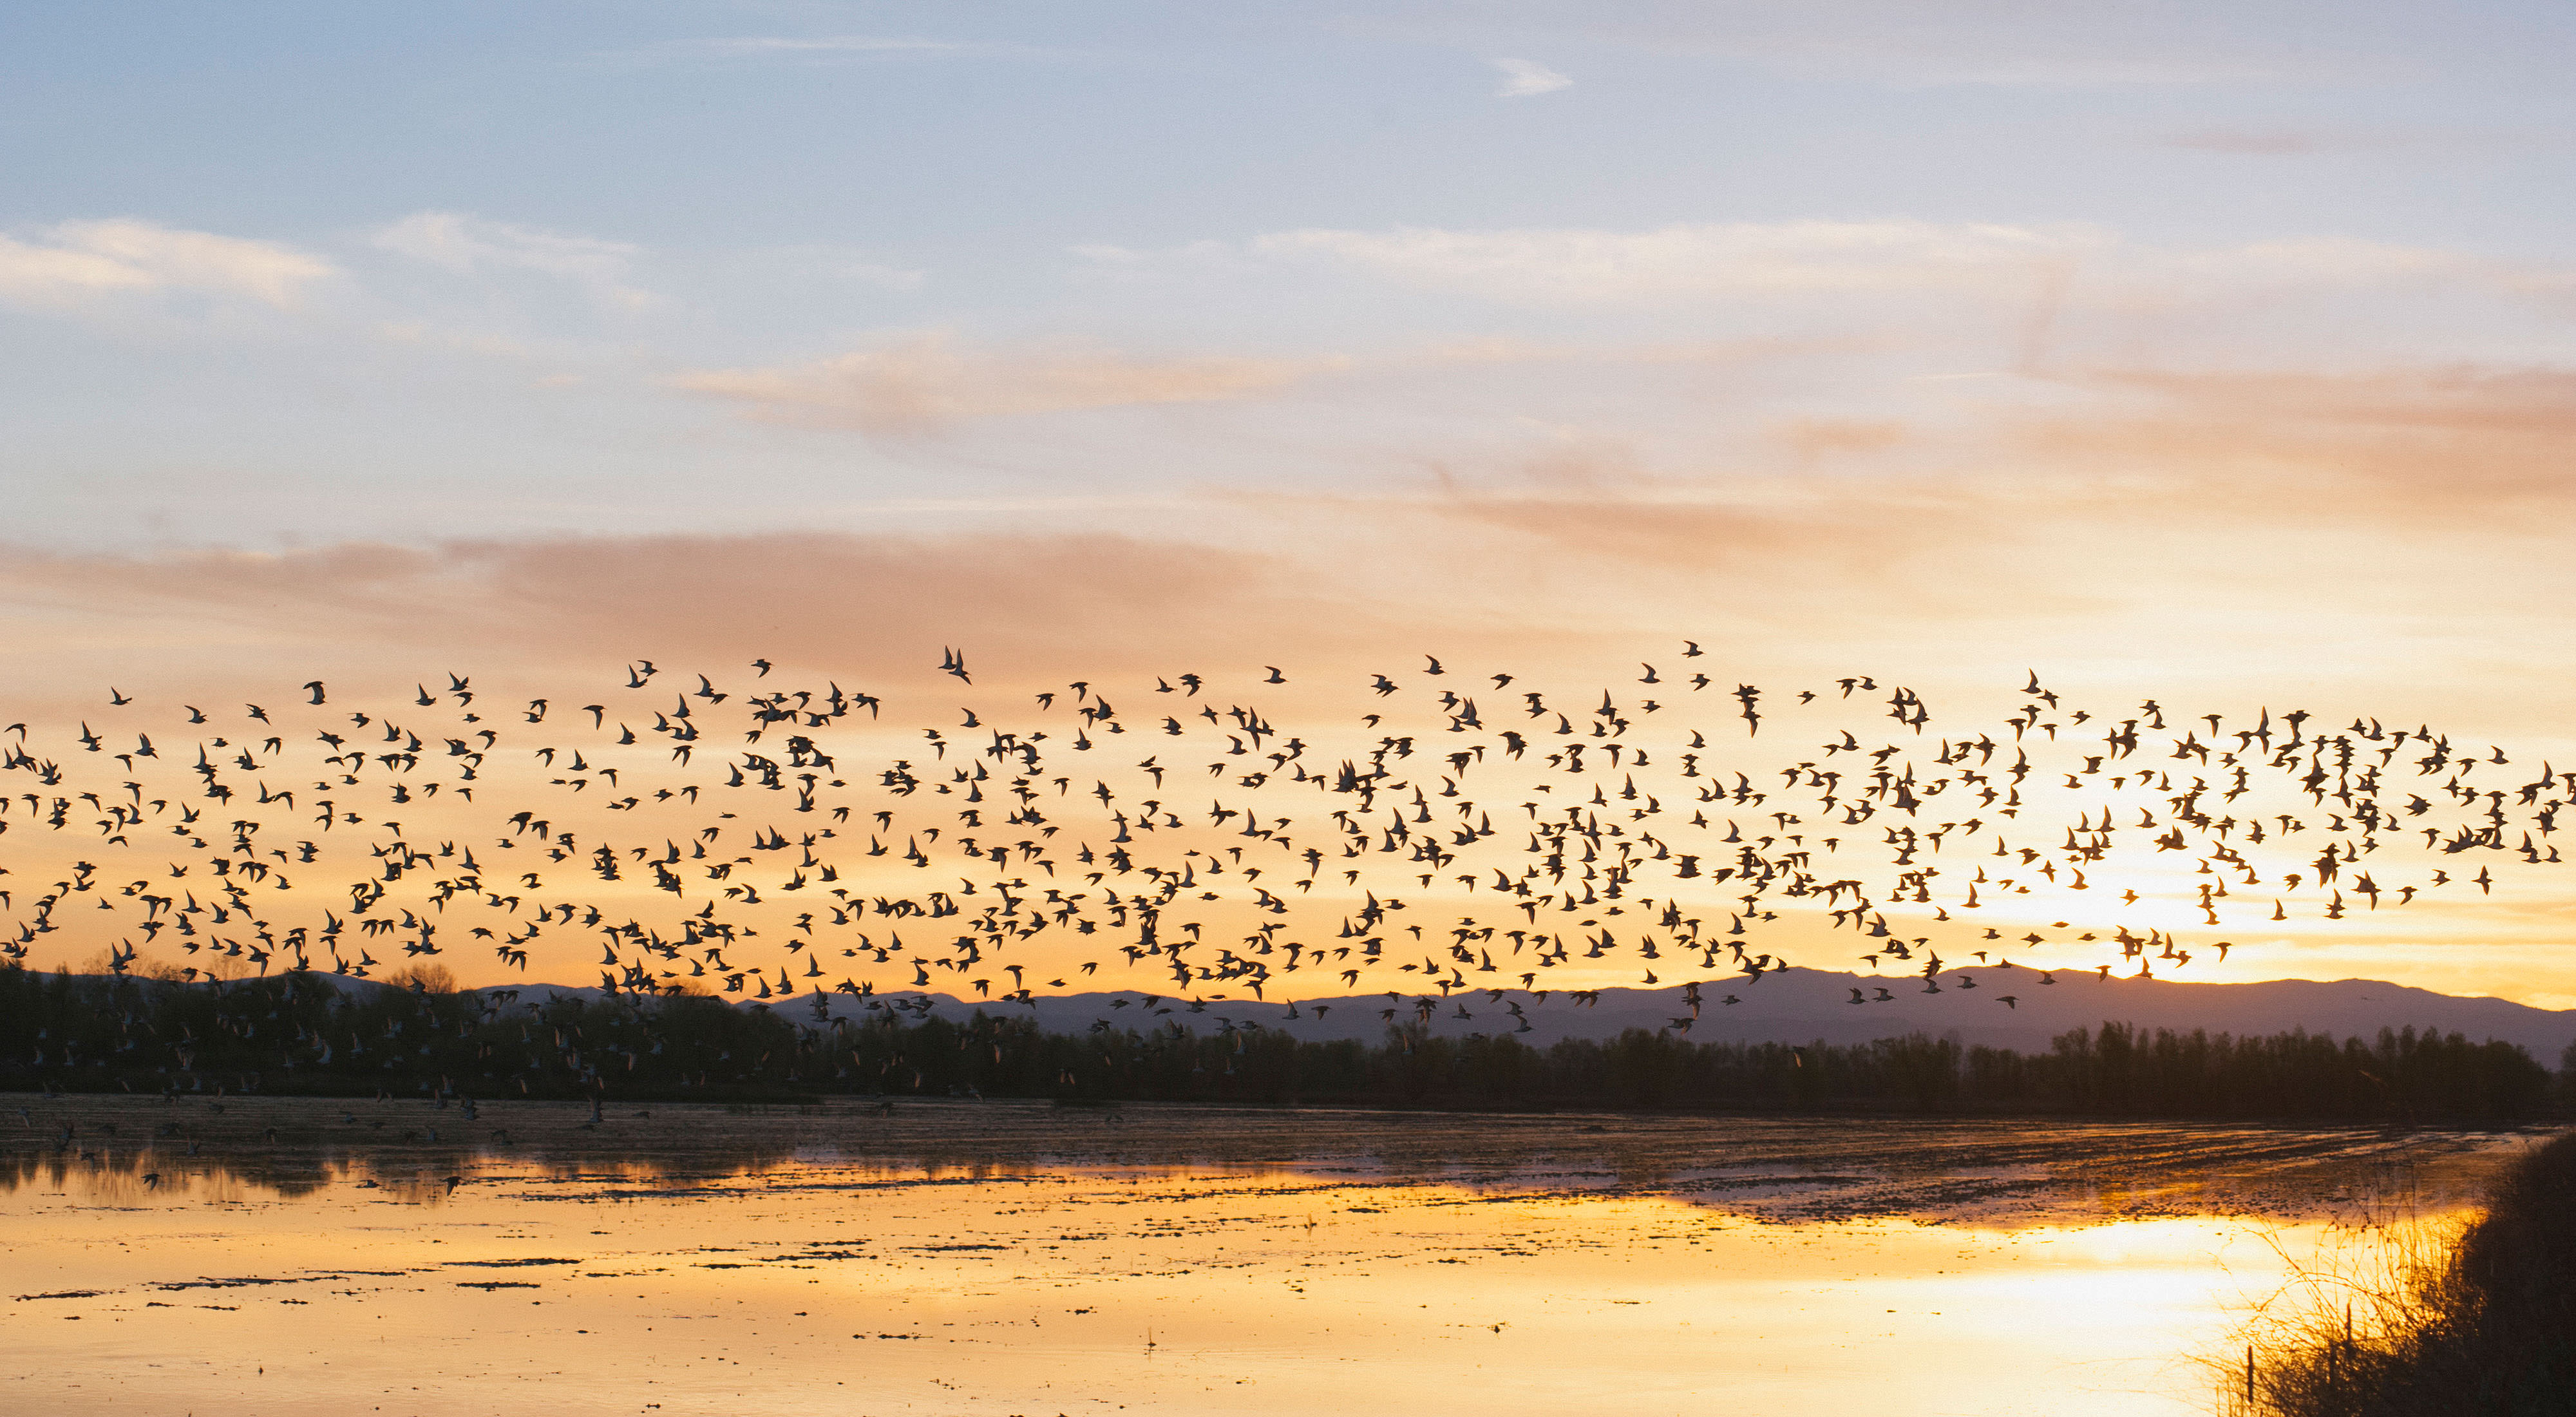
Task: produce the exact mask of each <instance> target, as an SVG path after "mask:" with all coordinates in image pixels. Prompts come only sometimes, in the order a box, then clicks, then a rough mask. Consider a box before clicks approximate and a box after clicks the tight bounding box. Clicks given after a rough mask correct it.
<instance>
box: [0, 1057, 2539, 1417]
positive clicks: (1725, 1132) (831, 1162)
mask: <svg viewBox="0 0 2576 1417" xmlns="http://www.w3.org/2000/svg"><path fill="white" fill-rule="evenodd" d="M5 1105H6V1108H7V1110H6V1111H0V1147H5V1155H0V1217H5V1228H0V1290H5V1292H0V1343H5V1344H6V1346H7V1350H8V1351H9V1352H10V1353H11V1354H12V1355H13V1357H14V1359H15V1361H14V1362H12V1363H10V1364H9V1365H7V1369H6V1376H5V1378H0V1410H9V1411H31V1412H32V1411H52V1412H65V1413H87V1412H107V1411H110V1410H113V1411H117V1412H164V1411H167V1412H174V1413H176V1412H187V1411H193V1412H197V1413H217V1412H252V1411H257V1412H261V1413H284V1414H297V1413H314V1414H320V1413H340V1412H347V1411H353V1410H359V1411H368V1410H381V1411H384V1412H419V1413H442V1414H444V1413H465V1412H487V1411H488V1412H495V1413H502V1412H524V1411H527V1410H529V1409H530V1408H531V1407H532V1406H533V1405H535V1404H537V1403H543V1404H545V1405H546V1406H548V1407H549V1408H552V1409H557V1410H560V1411H563V1412H567V1413H590V1412H600V1413H606V1412H642V1411H652V1410H660V1411H666V1412H674V1413H677V1412H707V1413H749V1412H772V1411H775V1412H780V1413H785V1412H790V1411H795V1412H813V1411H831V1412H843V1411H850V1412H897V1411H905V1412H993V1413H1012V1412H1030V1413H1035V1412H1040V1411H1043V1412H1075V1411H1083V1410H1098V1411H1116V1410H1119V1409H1120V1408H1121V1407H1122V1406H1123V1407H1124V1408H1125V1409H1126V1410H1130V1411H1135V1412H1149V1411H1159V1412H1197V1411H1212V1410H1215V1409H1217V1408H1220V1407H1222V1408H1224V1409H1225V1410H1227V1411H1234V1412H1242V1411H1253V1412H1281V1413H1289V1412H1325V1411H1333V1412H1341V1411H1351V1410H1362V1409H1366V1408H1372V1407H1382V1406H1386V1405H1390V1404H1411V1405H1415V1406H1419V1407H1424V1408H1428V1409H1431V1410H1441V1411H1447V1410H1457V1409H1460V1408H1463V1407H1466V1406H1469V1405H1483V1404H1488V1403H1491V1404H1511V1405H1515V1406H1518V1405H1532V1404H1534V1405H1536V1406H1537V1407H1539V1408H1541V1409H1544V1410H1554V1411H1562V1412H1568V1413H1590V1412H1596V1411H1597V1412H1604V1413H1607V1412H1613V1411H1615V1412H1618V1413H1621V1414H1635V1413H1653V1412H1659V1411H1673V1412H1684V1411H1690V1412H1699V1411H1704V1410H1706V1409H1707V1408H1708V1406H1709V1405H1710V1403H1711V1401H1712V1400H1718V1401H1726V1402H1730V1403H1735V1404H1740V1405H1746V1406H1747V1407H1748V1410H1756V1411H1762V1412H1766V1413H1807V1412H1813V1413H1844V1412H1850V1411H1854V1410H1863V1409H1869V1410H1875V1411H1878V1412H1883V1413H1886V1414H1890V1417H1895V1415H1896V1414H1909V1413H1936V1412H1976V1413H2011V1412H2031V1413H2040V1412H2048V1413H2062V1412H2069V1411H2077V1410H2081V1411H2085V1412H2104V1413H2116V1412H2131V1411H2135V1412H2179V1411H2191V1410H2205V1403H2203V1402H2202V1401H2201V1399H2202V1398H2203V1396H2204V1394H2205V1393H2206V1391H2207V1382H2206V1381H2205V1379H2204V1377H2203V1376H2202V1374H2201V1373H2200V1371H2199V1370H2198V1369H2197V1368H2196V1367H2194V1366H2193V1365H2192V1364H2191V1363H2190V1362H2189V1361H2188V1357H2189V1355H2190V1354H2192V1353H2193V1352H2195V1351H2201V1350H2204V1349H2206V1347H2207V1346H2208V1345H2209V1344H2210V1343H2211V1342H2212V1341H2213V1339H2214V1338H2216V1337H2217V1336H2219V1335H2222V1334H2223V1333H2224V1332H2225V1331H2226V1330H2227V1328H2228V1327H2229V1326H2230V1324H2231V1323H2232V1322H2233V1320H2234V1316H2235V1314H2236V1312H2237V1311H2238V1309H2239V1308H2240V1307H2241V1305H2242V1304H2243V1302H2244V1301H2246V1300H2247V1299H2249V1298H2255V1297H2260V1295H2261V1294H2262V1293H2265V1292H2268V1290H2269V1289H2270V1288H2272V1287H2276V1286H2277V1285H2278V1284H2279V1283H2280V1281H2281V1279H2282V1278H2283V1276H2284V1274H2285V1272H2286V1271H2285V1266H2286V1264H2287V1263H2288V1262H2289V1261H2290V1260H2292V1259H2295V1258H2298V1257H2300V1256H2302V1255H2305V1254H2309V1253H2313V1252H2314V1251H2315V1250H2316V1248H2317V1247H2318V1246H2319V1245H2320V1244H2323V1243H2326V1242H2327V1241H2328V1240H2329V1239H2330V1238H2331V1237H2334V1236H2336V1235H2339V1234H2346V1233H2348V1232H2342V1231H2337V1230H2336V1229H2335V1228H2334V1224H2335V1222H2336V1221H2337V1220H2338V1219H2341V1220H2347V1221H2348V1220H2350V1219H2352V1218H2354V1217H2356V1216H2357V1215H2359V1214H2361V1213H2362V1212H2363V1211H2364V1210H2366V1209H2368V1208H2370V1207H2373V1206H2377V1205H2382V1204H2385V1203H2387V1202H2389V1201H2391V1200H2393V1199H2402V1200H2404V1201H2406V1202H2408V1203H2410V1204H2412V1205H2413V1206H2414V1207H2415V1208H2417V1209H2418V1210H2427V1211H2438V1210H2439V1209H2441V1208H2442V1207H2444V1206H2446V1205H2449V1204H2452V1203H2455V1201H2456V1199H2457V1198H2459V1197H2460V1196H2463V1195H2465V1194H2467V1193H2468V1188H2470V1187H2471V1186H2473V1185H2474V1183H2475V1181H2476V1180H2477V1178H2478V1176H2479V1175H2480V1174H2481V1173H2482V1172H2483V1171H2484V1170H2485V1169H2486V1168H2487V1167H2488V1166H2490V1165H2491V1164H2492V1163H2493V1161H2494V1159H2495V1157H2496V1156H2497V1155H2498V1154H2499V1152H2498V1148H2499V1144H2500V1143H2501V1144H2504V1145H2510V1144H2511V1142H2512V1138H2511V1137H2509V1136H2504V1135H2500V1134H2487V1133H2436V1134H2416V1135H2413V1136H2397V1135H2392V1134H2382V1133H2376V1132H2349V1131H2346V1132H2295V1131H2268V1130H2263V1129H2257V1128H2215V1129H2212V1128H2186V1127H2164V1126H2152V1125H2096V1124H2085V1125H2073V1126H2055V1125H2034V1124H2026V1123H2001V1124H1999V1123H1994V1122H1979V1123H1963V1122H1956V1121H1952V1122H1914V1121H1904V1120H1888V1119H1866V1120H1855V1119H1825V1120H1783V1119H1778V1118H1764V1119H1751V1120H1747V1119H1698V1118H1694V1119H1674V1118H1638V1117H1624V1118H1623V1117H1564V1116H1512V1117H1492V1116H1471V1115H1457V1114H1384V1113H1374V1114H1373V1113H1333V1112H1314V1111H1298V1112H1280V1111H1260V1110H1251V1109H1220V1108H1195V1107H1150V1108H1148V1107H1132V1108H1125V1109H1115V1110H1111V1109H1098V1110H1095V1109H1057V1108H1048V1107H1044V1106H1036V1105H1020V1104H944V1103H933V1104H925V1103H904V1104H899V1105H898V1106H897V1107H896V1109H895V1110H894V1111H893V1112H892V1113H890V1114H887V1113H880V1112H877V1111H874V1110H871V1109H867V1108H863V1107H861V1106H859V1105H856V1104H849V1103H844V1104H839V1105H836V1106H833V1107H829V1108H808V1109H795V1108H775V1109H721V1108H713V1107H678V1108H664V1107H654V1108H650V1109H642V1110H637V1109H627V1110H624V1111H615V1112H611V1113H610V1114H609V1115H608V1116H606V1117H604V1118H601V1119H599V1120H597V1121H596V1122H594V1121H592V1120H591V1119H590V1114H589V1113H588V1112H587V1111H586V1110H585V1109H581V1108H576V1107H569V1106H559V1105H549V1104H520V1105H512V1106H503V1105H495V1104H487V1105H485V1106H484V1107H483V1108H482V1109H481V1110H480V1113H479V1115H477V1116H476V1117H474V1118H472V1119H467V1118H465V1117H464V1116H462V1115H461V1113H460V1112H459V1111H457V1110H455V1109H446V1110H439V1109H433V1108H431V1107H430V1106H428V1105H427V1104H424V1103H402V1104H394V1103H364V1104H346V1105H343V1104H338V1103H324V1102H312V1101H282V1100H276V1099H257V1098H254V1099H236V1100H232V1101H229V1102H227V1103H225V1104H223V1106H224V1110H223V1111H221V1112H216V1111H214V1110H212V1106H211V1105H210V1104H207V1103H204V1102H193V1103H181V1104H178V1105H176V1106H172V1105H169V1104H165V1103H162V1102H160V1101H158V1100H145V1099H124V1098H119V1099H112V1100H111V1099H67V1100H57V1101H46V1100H43V1099H36V1098H14V1099H9V1100H8V1101H7V1103H6V1104H5ZM20 1107H24V1108H25V1109H26V1112H25V1114H24V1115H23V1116H22V1115H19V1114H18V1109H19V1108H20ZM648 1113H649V1115H648ZM12 1124H14V1126H13V1125H12ZM67 1129H68V1130H67ZM111 1129H112V1130H111ZM653 1404H659V1405H660V1406H659V1408H658V1409H656V1408H654V1406H653Z"/></svg>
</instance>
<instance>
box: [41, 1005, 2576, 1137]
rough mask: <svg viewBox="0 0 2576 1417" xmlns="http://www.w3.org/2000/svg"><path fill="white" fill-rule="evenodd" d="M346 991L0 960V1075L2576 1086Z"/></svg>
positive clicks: (2207, 1046) (1418, 1100)
mask: <svg viewBox="0 0 2576 1417" xmlns="http://www.w3.org/2000/svg"><path fill="white" fill-rule="evenodd" d="M409 982H410V984H411V985H412V987H409V988H399V987H397V988H381V987H379V988H367V989H364V990H361V991H354V992H349V991H344V990H343V989H342V988H340V987H338V986H336V985H334V984H333V983H332V982H330V981H329V980H327V979H325V978H323V977H321V976H318V975H312V974H301V973H297V974H288V975H285V976H281V977H273V978H267V979H257V980H238V981H232V982H208V983H181V982H173V981H166V980H157V979H147V978H133V977H99V976H84V975H71V974H50V973H43V972H38V971H30V970H23V969H0V1089H5V1090H10V1091H34V1090H40V1089H60V1090H65V1091H111V1092H112V1091H120V1090H123V1091H135V1092H165V1091H184V1092H218V1091H226V1092H263V1093H272V1094H310V1095H324V1096H363V1095H370V1094H390V1095H395V1096H418V1095H445V1096H456V1097H473V1098H481V1099H491V1098H509V1097H533V1098H585V1099H593V1100H617V1099H639V1100H641V1099H654V1100H672V1101H685V1100H690V1099H703V1100H709V1101H718V1100H723V1101H742V1100H757V1099H786V1098H800V1097H814V1096H824V1095H835V1094H838V1095H854V1096H937V1097H947V1096H979V1097H1018V1098H1053V1099H1058V1100H1061V1101H1065V1102H1074V1103H1078V1102H1109V1101H1122V1100H1139V1101H1142V1100H1157V1101H1208V1102H1245V1103H1300V1102H1302V1103H1335V1104H1360V1105H1376V1106H1395V1107H1447V1108H1506V1109H1509V1108H1538V1109H1547V1108H1566V1109H1595V1108H1597V1109H1670V1110H1777V1111H1838V1110H1839V1111H1871V1110H1905V1111H1918V1112H1998V1113H2001V1112H2049V1113H2069V1114H2079V1115H2087V1116H2114V1117H2118V1116H2138V1117H2150V1116H2152V1117H2241V1118H2300V1119H2309V1120H2326V1121H2351V1122H2363V1121H2372V1122H2380V1121H2410V1120H2430V1119H2469V1118H2478V1119H2505V1118H2521V1117H2531V1116H2538V1115H2543V1114H2547V1113H2553V1112H2558V1111H2561V1110H2564V1109H2566V1108H2567V1107H2568V1106H2569V1105H2570V1104H2571V1103H2576V1046H2571V1047H2570V1049H2569V1051H2568V1053H2567V1054H2566V1055H2563V1056H2562V1057H2561V1059H2560V1063H2561V1071H2560V1073H2558V1074H2557V1075H2553V1074H2552V1073H2551V1071H2550V1070H2549V1069H2548V1068H2547V1067H2545V1066H2543V1065H2542V1064H2541V1063H2540V1062H2539V1061H2538V1060H2536V1059H2534V1058H2533V1057H2532V1056H2531V1054H2530V1052H2529V1051H2528V1050H2526V1049H2524V1048H2523V1047H2521V1046H2520V1045H2518V1044H2513V1043H2505V1042H2499V1041H2495V1040H2487V1041H2483V1042H2472V1041H2470V1040H2469V1039H2468V1038H2466V1037H2464V1036H2463V1035H2461V1034H2458V1033H2448V1034H2445V1033H2441V1032H2439V1031H2437V1030H2432V1029H2425V1030H2420V1031H2419V1030H2417V1029H2413V1028H2403V1029H2383V1030H2381V1031H2380V1033H2379V1035H2378V1036H2377V1037H2376V1038H2374V1039H2364V1038H2344V1039H2340V1040H2338V1039H2335V1038H2332V1037H2329V1036H2327V1035H2324V1034H2311V1033H2306V1032H2302V1031H2293V1032H2289V1033H2278V1034H2272V1035H2269V1036H2261V1037H2257V1036H2250V1035H2249V1036H2241V1037H2240V1036H2233V1035H2229V1034H2224V1033H2221V1034H2209V1033H2205V1032H2202V1031H2199V1030H2194V1031H2191V1032H2188V1033H2184V1032H2178V1031H2175V1030H2170V1029H2155V1030H2147V1029H2141V1028H2134V1027H2132V1026H2130V1025H2128V1024H2124V1023H2118V1022H2106V1023H2104V1024H2102V1025H2101V1026H2100V1027H2099V1028H2093V1029H2076V1030H2074V1031H2072V1032H2069V1033H2065V1034H2062V1035H2059V1036H2058V1037H2057V1038H2056V1039H2055V1041H2054V1042H2053V1044H2052V1045H2051V1047H2050V1048H2049V1049H2048V1051H2046V1052H2028V1053H2025V1052H2019V1051H2016V1050H2013V1049H2009V1048H1990V1047H1982V1046H1963V1045H1962V1044H1961V1043H1959V1042H1957V1041H1955V1040H1951V1039H1943V1038H1934V1037H1929V1036H1927V1035H1924V1034H1920V1033H1916V1034H1911V1035H1908V1036H1906V1037H1902V1038H1885V1039H1880V1040H1878V1041H1876V1042H1872V1043H1860V1044H1849V1045H1840V1044H1826V1043H1811V1044H1805V1045H1790V1044H1780V1043H1694V1042H1691V1041H1689V1040H1688V1039H1687V1038H1684V1037H1681V1036H1678V1035H1675V1034H1671V1033H1661V1032H1654V1031H1649V1030H1645V1029H1629V1030H1627V1031H1626V1032H1623V1033H1621V1034H1620V1035H1618V1036H1617V1037H1615V1038H1609V1039H1603V1040H1590V1039H1567V1040H1564V1041H1561V1042H1557V1043H1554V1044H1550V1045H1548V1046H1546V1047H1544V1048H1537V1047H1531V1046H1529V1045H1526V1044H1523V1043H1521V1042H1520V1041H1519V1040H1518V1039H1516V1038H1514V1037H1512V1036H1511V1035H1509V1034H1501V1035H1469V1036H1466V1037H1463V1038H1448V1037H1440V1036H1435V1035H1432V1034H1430V1033H1429V1032H1428V1031H1427V1030H1425V1029H1424V1028H1422V1027H1420V1026H1419V1025H1418V1024H1417V1025H1409V1026H1408V1025H1399V1026H1395V1027H1391V1028H1389V1029H1388V1030H1387V1033H1386V1036H1385V1037H1384V1038H1383V1040H1381V1041H1379V1042H1376V1043H1366V1042H1361V1041H1359V1040H1352V1039H1343V1040H1331V1041H1312V1040H1303V1039H1297V1038H1294V1037H1291V1036H1289V1035H1288V1034H1286V1033H1284V1032H1282V1031H1280V1030H1278V1029H1274V1028H1262V1027H1257V1026H1245V1025H1240V1024H1229V1025H1227V1026H1225V1027H1223V1028H1221V1029H1220V1030H1218V1031H1216V1032H1213V1033H1204V1032H1195V1031H1192V1030H1189V1029H1187V1028H1185V1027H1184V1026H1182V1025H1180V1024H1178V1023H1167V1024H1164V1025H1162V1026H1160V1027H1158V1028H1155V1029H1151V1030H1142V1031H1140V1030H1137V1029H1133V1028H1125V1029H1121V1028H1115V1027H1112V1026H1109V1025H1108V1024H1106V1023H1103V1024H1099V1025H1095V1026H1094V1027H1093V1028H1092V1029H1091V1030H1090V1031H1088V1032H1085V1033H1077V1034H1065V1033H1048V1032H1045V1031H1043V1030H1041V1029H1040V1028H1038V1027H1037V1026H1036V1024H1034V1023H1033V1022H1031V1021H1029V1020H1026V1019H1017V1018H1003V1017H993V1016H989V1015H985V1014H981V1013H979V1014H977V1015H976V1016H974V1017H973V1018H972V1019H969V1020H966V1021H964V1022H956V1021H950V1020H946V1019H941V1018H938V1017H935V1016H926V1015H925V1016H920V1017H911V1016H907V1015H906V1014H905V1013H904V1012H903V1011H901V1010H899V1009H896V1008H893V1007H891V1006H885V1007H880V1008H879V1009H877V1010H876V1011H875V1012H873V1013H871V1014H870V1015H869V1016H868V1017H867V1018H865V1019H848V1018H841V1019H823V1018H800V1017H798V1015H799V1014H800V1013H802V1012H803V1010H802V1009H801V1007H799V1008H788V1009H768V1008H741V1007H737V1006H735V1005H732V1004H729V1003H726V1002H724V1001H722V1000H719V999H716V998H711V997H707V996H704V995H677V996H663V997H640V998H638V997H626V996H591V997H582V996H570V995H556V994H553V993H551V992H550V991H547V990H545V989H543V988H542V987H539V988H537V989H531V990H527V991H524V993H516V992H509V991H504V992H501V993H489V992H486V993H476V992H471V991H457V990H454V989H452V988H439V987H432V986H433V984H440V983H444V981H443V980H437V979H435V978H434V977H416V978H413V979H412V980H410V981H409Z"/></svg>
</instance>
